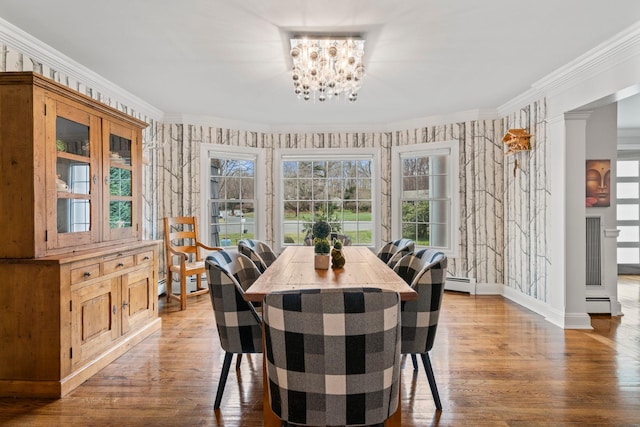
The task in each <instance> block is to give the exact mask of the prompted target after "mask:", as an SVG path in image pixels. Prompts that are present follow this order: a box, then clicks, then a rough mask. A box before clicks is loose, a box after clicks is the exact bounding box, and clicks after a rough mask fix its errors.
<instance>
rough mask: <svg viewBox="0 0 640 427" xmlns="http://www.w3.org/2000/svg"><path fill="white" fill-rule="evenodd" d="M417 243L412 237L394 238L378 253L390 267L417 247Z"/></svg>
mask: <svg viewBox="0 0 640 427" xmlns="http://www.w3.org/2000/svg"><path fill="white" fill-rule="evenodd" d="M415 246H416V245H415V243H414V242H413V240H411V239H398V240H393V241H391V242H389V243H387V244H385V245H384V246H383V247H381V248H380V250H379V251H378V253H377V255H378V258H380V259H381V260H382V261H384V262H385V263H386V264H387V265H388V266H389V267H391V268H393V267H394V266H395V265H396V263H397V262H398V261H399V260H400V258H402V257H403V256H405V255H406V254H408V253H411V252H413V251H414V249H415Z"/></svg>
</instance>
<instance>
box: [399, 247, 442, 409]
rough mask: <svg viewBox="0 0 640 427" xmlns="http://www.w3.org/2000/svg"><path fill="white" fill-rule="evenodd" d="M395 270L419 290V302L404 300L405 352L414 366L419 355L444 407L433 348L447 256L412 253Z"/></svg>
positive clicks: (403, 347) (432, 392)
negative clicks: (432, 359)
mask: <svg viewBox="0 0 640 427" xmlns="http://www.w3.org/2000/svg"><path fill="white" fill-rule="evenodd" d="M394 271H395V272H396V273H398V274H399V275H400V276H401V277H402V278H403V279H404V280H405V282H407V283H408V284H409V286H411V287H412V288H413V290H415V291H416V292H417V293H418V299H417V300H415V301H405V302H403V303H402V322H401V323H402V349H401V352H402V354H410V355H411V358H412V360H413V367H414V369H417V368H418V363H417V361H416V360H415V355H416V354H419V355H420V357H421V359H422V364H423V365H424V369H425V371H426V373H427V380H428V381H429V387H430V388H431V394H432V396H433V400H434V402H435V405H436V408H437V409H438V410H442V403H441V402H440V394H439V393H438V387H437V385H436V380H435V376H434V374H433V368H432V366H431V359H430V358H429V351H431V349H432V348H433V343H434V340H435V337H436V329H437V327H438V319H439V317H440V306H441V305H442V298H443V296H444V285H445V280H446V273H447V257H446V256H445V255H444V254H443V253H442V252H438V251H434V250H430V252H428V251H425V250H423V251H419V252H418V253H417V254H409V255H406V256H404V257H402V259H400V261H398V263H397V264H396V266H395V267H394Z"/></svg>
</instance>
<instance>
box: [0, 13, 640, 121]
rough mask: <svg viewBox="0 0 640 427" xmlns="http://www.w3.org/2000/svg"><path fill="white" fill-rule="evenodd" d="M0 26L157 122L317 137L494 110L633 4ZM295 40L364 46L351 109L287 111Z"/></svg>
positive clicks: (589, 43)
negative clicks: (320, 34) (294, 129)
mask: <svg viewBox="0 0 640 427" xmlns="http://www.w3.org/2000/svg"><path fill="white" fill-rule="evenodd" d="M0 16H1V17H2V18H3V19H5V20H7V21H8V22H10V23H12V24H13V25H15V26H17V27H19V28H20V29H22V30H24V31H26V32H27V33H29V34H31V35H33V36H34V37H36V38H38V39H40V40H42V41H44V42H46V43H47V44H49V45H50V46H52V47H53V48H55V49H57V50H58V51H60V52H62V53H63V54H65V55H67V56H68V57H70V58H71V59H73V60H75V61H77V62H79V63H80V64H82V65H84V66H86V67H88V68H89V69H91V70H93V71H95V72H96V73H98V74H100V75H101V76H103V77H105V78H106V79H108V80H110V81H111V82H113V83H115V84H116V85H118V86H120V87H121V88H123V89H125V90H127V91H129V92H131V93H132V94H134V95H136V96H137V97H139V98H141V99H142V100H144V101H146V102H148V103H150V104H152V105H153V106H155V107H157V108H159V109H160V110H162V111H164V112H165V113H182V114H185V115H202V116H209V117H216V118H221V119H226V120H238V121H242V122H248V123H256V124H265V125H270V126H276V127H282V126H286V125H289V124H296V125H297V126H300V125H310V126H316V127H317V126H333V125H337V126H340V125H346V124H350V125H353V124H377V123H392V122H398V121H404V120H412V119H418V118H422V117H431V116H439V115H447V114H452V113H456V112H463V111H467V110H474V109H484V108H489V109H494V108H497V107H499V106H500V105H501V104H503V103H506V102H508V101H510V100H511V99H513V98H514V97H516V96H517V95H519V94H521V93H523V92H525V91H526V90H527V89H529V88H530V87H531V84H532V83H534V82H535V81H537V80H539V79H541V78H542V77H544V76H546V75H547V74H549V73H550V72H552V71H554V70H556V69H557V68H559V67H560V66H562V65H565V64H567V63H568V62H570V61H571V60H573V59H575V58H577V57H578V56H580V55H582V54H584V53H585V52H587V51H588V50H590V49H592V48H594V47H596V46H597V45H598V44H600V43H602V42H604V41H606V40H607V39H609V38H610V37H612V36H614V35H616V34H617V33H619V32H620V31H622V30H624V29H625V28H627V27H629V26H630V25H632V24H634V23H635V22H637V21H639V20H640V1H639V0H615V1H603V0H537V1H518V0H482V1H479V0H446V1H445V0H402V1H398V0H395V1H394V0H324V1H317V0H316V1H311V0H279V1H268V0H179V1H177V0H108V1H91V2H88V1H86V0H56V1H49V0H39V1H38V0H0ZM292 30H296V31H303V30H310V31H314V30H315V31H318V30H322V31H328V30H336V31H340V32H348V31H355V32H357V31H360V32H365V33H367V35H366V37H367V43H366V47H365V64H366V66H367V74H366V76H365V78H364V81H363V86H362V89H361V91H360V93H359V96H358V101H357V102H356V103H355V104H348V103H344V102H342V103H335V102H332V103H322V104H321V103H311V102H304V101H301V100H298V99H297V98H296V96H295V95H294V93H293V85H292V82H291V77H290V73H289V70H288V58H287V49H286V45H287V43H288V40H286V37H285V36H286V33H287V31H292ZM636 115H637V116H640V114H636Z"/></svg>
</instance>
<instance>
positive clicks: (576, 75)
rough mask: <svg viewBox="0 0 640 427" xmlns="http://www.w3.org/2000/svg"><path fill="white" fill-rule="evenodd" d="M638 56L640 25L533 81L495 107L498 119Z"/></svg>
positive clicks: (636, 24)
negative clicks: (526, 88)
mask: <svg viewBox="0 0 640 427" xmlns="http://www.w3.org/2000/svg"><path fill="white" fill-rule="evenodd" d="M638 54H640V22H637V23H635V24H633V25H631V26H630V27H628V28H626V29H625V30H623V31H621V32H619V33H618V34H616V35H615V36H613V37H611V38H610V39H609V40H607V41H605V42H603V43H601V44H599V45H598V46H596V47H594V48H593V49H591V50H589V51H587V52H586V53H585V54H583V55H581V56H579V57H578V58H576V59H575V60H573V61H571V62H569V63H568V64H566V65H564V66H562V67H560V68H558V69H557V70H555V71H553V72H551V73H549V74H547V75H546V76H545V77H543V78H541V79H540V80H537V81H535V82H534V83H533V84H532V85H531V88H530V89H529V90H527V91H526V92H524V93H522V94H520V95H518V96H516V97H515V98H513V99H511V100H509V101H507V102H505V103H504V104H502V105H500V106H499V107H498V111H499V112H500V114H501V115H502V116H505V115H508V114H510V113H511V112H513V111H517V110H518V109H520V108H522V107H524V106H526V105H528V104H531V103H532V102H535V101H537V100H540V99H541V98H544V97H548V96H551V95H554V94H557V93H560V92H562V91H564V90H566V89H568V88H570V87H573V86H576V85H578V84H580V83H583V82H585V81H586V80H587V79H589V78H591V77H593V76H594V75H596V74H599V73H602V72H604V71H606V70H608V69H612V68H614V67H616V66H617V65H619V64H620V63H622V62H624V61H626V60H628V59H629V57H631V56H635V55H638Z"/></svg>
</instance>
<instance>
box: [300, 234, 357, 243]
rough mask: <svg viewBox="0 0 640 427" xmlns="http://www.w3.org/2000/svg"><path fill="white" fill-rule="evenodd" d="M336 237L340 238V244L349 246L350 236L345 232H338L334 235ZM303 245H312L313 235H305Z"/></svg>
mask: <svg viewBox="0 0 640 427" xmlns="http://www.w3.org/2000/svg"><path fill="white" fill-rule="evenodd" d="M336 239H338V240H340V242H341V243H342V246H351V244H352V240H351V237H349V236H347V235H346V234H338V235H336ZM304 245H305V246H313V236H311V235H307V237H305V238H304Z"/></svg>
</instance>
